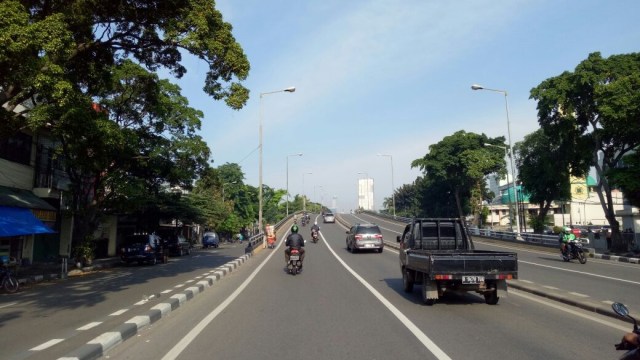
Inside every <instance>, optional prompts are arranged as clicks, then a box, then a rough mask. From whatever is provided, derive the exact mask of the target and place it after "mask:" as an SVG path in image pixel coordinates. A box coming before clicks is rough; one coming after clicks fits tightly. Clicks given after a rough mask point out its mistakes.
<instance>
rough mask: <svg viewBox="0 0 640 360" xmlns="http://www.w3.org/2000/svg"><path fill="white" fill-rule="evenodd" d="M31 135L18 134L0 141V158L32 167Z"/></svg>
mask: <svg viewBox="0 0 640 360" xmlns="http://www.w3.org/2000/svg"><path fill="white" fill-rule="evenodd" d="M31 141H32V138H31V135H27V134H23V133H18V134H15V135H13V136H12V137H10V138H8V139H6V140H1V141H0V158H3V159H6V160H9V161H13V162H17V163H20V164H24V165H30V162H31Z"/></svg>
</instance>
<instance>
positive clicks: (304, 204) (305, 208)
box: [302, 172, 313, 211]
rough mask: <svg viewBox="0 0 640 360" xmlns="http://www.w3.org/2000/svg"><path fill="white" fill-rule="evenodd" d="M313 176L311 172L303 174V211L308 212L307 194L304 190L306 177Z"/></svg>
mask: <svg viewBox="0 0 640 360" xmlns="http://www.w3.org/2000/svg"><path fill="white" fill-rule="evenodd" d="M305 175H313V173H311V172H306V173H302V211H307V194H306V192H305V189H304V176H305Z"/></svg>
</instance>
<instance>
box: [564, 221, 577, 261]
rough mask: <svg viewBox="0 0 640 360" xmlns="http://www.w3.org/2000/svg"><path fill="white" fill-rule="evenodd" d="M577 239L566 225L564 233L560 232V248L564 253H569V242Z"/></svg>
mask: <svg viewBox="0 0 640 360" xmlns="http://www.w3.org/2000/svg"><path fill="white" fill-rule="evenodd" d="M575 239H576V236H575V235H574V234H573V232H572V231H571V228H570V227H568V226H565V227H563V228H562V234H560V249H561V250H562V255H564V256H567V255H569V242H570V241H572V240H575Z"/></svg>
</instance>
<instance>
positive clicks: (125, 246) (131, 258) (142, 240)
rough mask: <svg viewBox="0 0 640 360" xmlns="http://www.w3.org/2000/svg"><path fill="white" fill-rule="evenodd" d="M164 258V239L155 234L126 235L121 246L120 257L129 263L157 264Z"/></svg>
mask: <svg viewBox="0 0 640 360" xmlns="http://www.w3.org/2000/svg"><path fill="white" fill-rule="evenodd" d="M163 258H164V254H163V243H162V239H161V238H160V236H158V235H155V234H148V235H129V236H126V237H125V238H124V241H123V242H122V247H121V248H120V259H121V260H122V261H123V262H124V263H126V264H127V265H128V264H131V263H132V262H137V263H138V264H142V263H145V262H146V263H149V264H151V265H155V264H156V263H157V262H158V260H160V261H162V260H163Z"/></svg>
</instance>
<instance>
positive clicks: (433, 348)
mask: <svg viewBox="0 0 640 360" xmlns="http://www.w3.org/2000/svg"><path fill="white" fill-rule="evenodd" d="M320 236H321V237H322V241H323V242H324V244H325V245H326V247H327V249H329V251H330V252H331V253H332V254H333V256H334V257H335V258H336V259H337V260H338V262H340V264H342V266H343V267H344V268H345V269H346V270H347V271H348V272H350V273H351V275H353V276H354V277H355V278H356V279H357V280H358V281H359V282H360V283H361V284H362V285H364V287H365V288H367V290H369V291H370V292H371V293H372V294H373V296H375V297H376V298H377V299H378V300H379V301H380V302H381V303H382V305H384V306H385V307H386V308H387V309H389V311H390V312H391V313H392V314H393V315H395V317H396V318H397V319H398V320H400V322H401V323H402V324H403V325H404V326H405V327H406V328H407V329H408V330H409V331H411V333H412V334H413V335H414V336H415V337H416V338H417V339H418V340H419V341H420V342H421V343H422V345H424V347H426V348H427V350H429V351H430V352H431V353H432V354H433V355H434V356H435V357H436V358H437V359H440V360H446V359H449V360H450V359H451V358H450V357H449V355H447V354H446V353H445V352H444V351H442V349H440V347H438V345H436V344H435V343H434V342H433V341H432V340H431V339H430V338H429V337H428V336H427V335H426V334H425V333H423V332H422V330H420V329H419V328H418V327H417V326H416V325H415V324H414V323H413V322H412V321H411V320H409V318H407V317H406V316H405V315H404V314H403V313H402V312H400V310H398V308H396V307H395V306H393V304H391V302H390V301H389V300H387V299H386V298H385V297H384V296H382V294H380V293H379V292H378V290H376V289H375V288H374V287H373V286H371V285H370V284H369V283H368V282H367V281H366V280H365V279H363V278H362V277H361V276H360V275H358V273H356V272H355V271H354V270H353V269H351V268H350V267H349V265H347V264H346V263H345V262H344V261H343V260H342V259H341V258H340V257H339V256H338V254H336V252H335V251H334V250H333V248H331V246H329V243H328V242H327V240H326V239H325V238H324V235H322V234H320Z"/></svg>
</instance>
